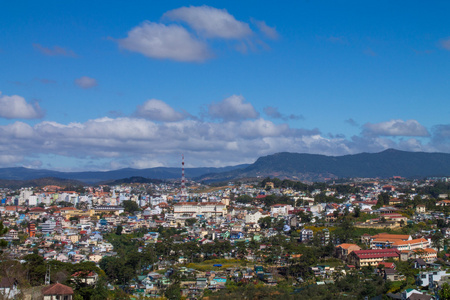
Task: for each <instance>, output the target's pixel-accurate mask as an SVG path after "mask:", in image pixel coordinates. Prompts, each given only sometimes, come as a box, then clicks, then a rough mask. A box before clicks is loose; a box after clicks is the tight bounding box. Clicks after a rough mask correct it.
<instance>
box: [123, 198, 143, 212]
mask: <svg viewBox="0 0 450 300" xmlns="http://www.w3.org/2000/svg"><path fill="white" fill-rule="evenodd" d="M122 206H123V209H124V211H125V212H127V213H129V214H134V212H135V211H140V210H141V209H140V208H139V205H138V204H137V203H136V202H135V201H132V200H125V201H123V202H122Z"/></svg>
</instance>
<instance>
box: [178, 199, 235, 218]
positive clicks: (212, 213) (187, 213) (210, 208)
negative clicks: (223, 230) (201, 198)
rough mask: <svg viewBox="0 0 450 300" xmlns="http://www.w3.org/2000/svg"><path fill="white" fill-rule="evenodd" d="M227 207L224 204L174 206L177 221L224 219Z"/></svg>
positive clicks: (192, 203)
mask: <svg viewBox="0 0 450 300" xmlns="http://www.w3.org/2000/svg"><path fill="white" fill-rule="evenodd" d="M226 213H227V207H226V206H225V204H223V203H222V202H179V203H175V204H174V205H173V214H174V216H175V219H183V218H202V217H203V218H210V217H223V216H224V215H225V214H226Z"/></svg>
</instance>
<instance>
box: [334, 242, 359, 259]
mask: <svg viewBox="0 0 450 300" xmlns="http://www.w3.org/2000/svg"><path fill="white" fill-rule="evenodd" d="M358 250H361V247H359V246H358V245H356V244H340V245H338V246H336V248H335V253H336V257H337V258H339V259H342V260H346V259H347V256H348V255H349V254H350V253H352V252H353V251H358Z"/></svg>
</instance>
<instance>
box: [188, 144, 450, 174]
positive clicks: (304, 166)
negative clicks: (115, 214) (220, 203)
mask: <svg viewBox="0 0 450 300" xmlns="http://www.w3.org/2000/svg"><path fill="white" fill-rule="evenodd" d="M268 176H269V177H279V178H289V179H294V180H302V181H323V180H326V179H333V178H351V177H353V178H354V177H362V178H389V177H393V176H401V177H405V178H423V177H433V176H450V154H447V153H427V152H407V151H400V150H395V149H387V150H385V151H382V152H379V153H360V154H352V155H343V156H326V155H319V154H301V153H289V152H281V153H276V154H273V155H268V156H264V157H260V158H258V159H257V160H256V162H255V163H253V164H251V165H249V166H248V167H246V168H244V169H237V170H232V171H229V172H226V173H219V174H207V175H204V176H201V177H199V178H197V180H204V181H222V180H231V179H237V178H247V177H268Z"/></svg>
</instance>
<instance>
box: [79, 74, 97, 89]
mask: <svg viewBox="0 0 450 300" xmlns="http://www.w3.org/2000/svg"><path fill="white" fill-rule="evenodd" d="M74 82H75V84H76V85H77V86H79V87H80V88H82V89H90V88H93V87H96V86H97V85H98V82H97V79H95V78H91V77H87V76H82V77H80V78H77V79H75V81H74Z"/></svg>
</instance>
